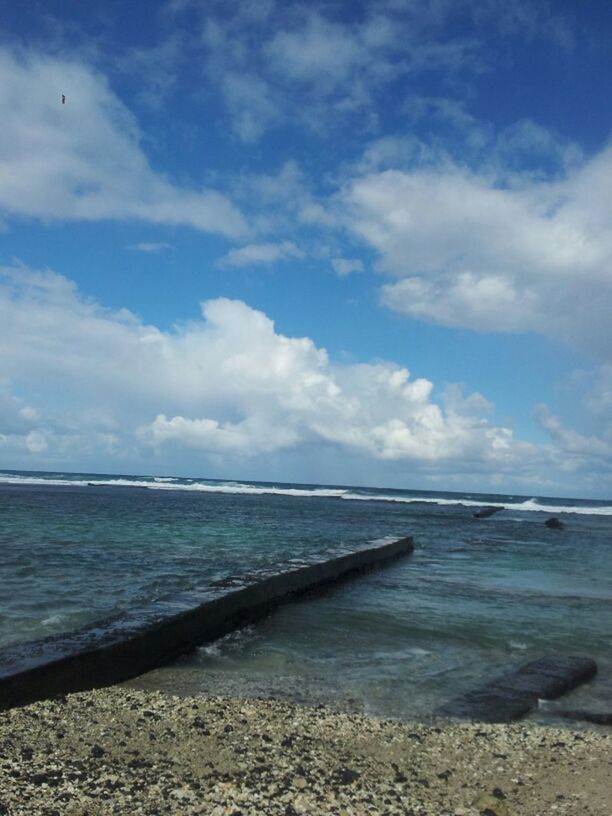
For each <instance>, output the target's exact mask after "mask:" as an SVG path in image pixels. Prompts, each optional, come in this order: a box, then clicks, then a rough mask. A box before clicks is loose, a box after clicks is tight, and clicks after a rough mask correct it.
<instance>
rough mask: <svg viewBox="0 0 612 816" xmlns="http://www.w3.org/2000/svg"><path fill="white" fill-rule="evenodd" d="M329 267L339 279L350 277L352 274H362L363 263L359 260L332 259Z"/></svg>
mask: <svg viewBox="0 0 612 816" xmlns="http://www.w3.org/2000/svg"><path fill="white" fill-rule="evenodd" d="M331 265H332V267H333V270H334V272H335V273H336V275H339V276H340V277H341V278H344V277H346V276H347V275H352V274H353V273H354V272H363V269H364V267H363V261H360V260H359V258H332V259H331Z"/></svg>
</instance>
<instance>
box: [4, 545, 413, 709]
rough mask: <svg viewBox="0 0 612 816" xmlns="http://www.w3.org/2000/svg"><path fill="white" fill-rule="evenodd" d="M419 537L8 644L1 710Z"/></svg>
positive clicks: (78, 687) (394, 551)
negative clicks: (75, 628)
mask: <svg viewBox="0 0 612 816" xmlns="http://www.w3.org/2000/svg"><path fill="white" fill-rule="evenodd" d="M413 549H414V545H413V541H412V538H411V537H407V538H402V539H399V540H397V541H391V542H383V543H380V542H378V543H375V544H370V545H368V546H365V547H362V548H359V549H356V550H355V549H351V550H349V549H346V548H337V549H335V550H333V551H332V552H329V551H328V552H326V553H324V554H318V555H316V556H313V557H312V558H311V559H308V560H295V559H294V560H292V561H289V562H287V563H286V564H285V565H284V566H283V567H281V568H279V567H276V568H270V569H267V570H259V571H258V572H257V573H256V574H252V575H243V576H230V577H228V578H226V579H224V580H222V581H217V582H215V583H213V584H210V585H208V586H206V587H203V588H198V589H194V590H192V591H189V592H184V593H182V594H181V595H179V596H175V597H172V598H164V599H160V600H157V601H154V602H153V603H151V604H149V605H147V606H145V607H141V608H137V609H131V610H128V611H127V612H125V613H123V614H121V615H118V616H115V617H113V618H109V619H107V620H104V621H101V622H99V623H94V624H91V625H89V626H85V627H83V628H81V629H78V630H77V631H75V632H72V633H69V634H66V635H58V636H53V637H49V638H44V639H42V640H37V641H33V642H29V643H24V644H17V645H15V646H12V647H8V648H6V649H4V650H2V651H0V710H1V709H7V708H12V707H14V706H19V705H25V704H26V703H29V702H32V701H34V700H39V699H44V698H48V697H53V696H57V695H61V694H67V693H69V692H75V691H85V690H88V689H93V688H100V687H102V686H108V685H112V684H114V683H118V682H121V681H122V680H127V679H128V678H130V677H135V676H136V675H139V674H143V673H144V672H146V671H149V670H150V669H152V668H155V667H156V666H160V665H162V664H163V663H166V662H168V661H170V660H172V659H174V658H176V657H178V656H179V655H181V654H183V653H185V652H188V651H190V650H192V649H193V648H195V647H196V646H198V645H199V644H201V643H205V642H207V641H211V640H215V639H216V638H218V637H221V636H223V635H225V634H227V633H228V632H230V631H232V630H234V629H237V628H239V627H241V626H244V625H245V624H247V623H250V622H252V621H254V620H257V619H258V618H261V617H262V616H263V615H265V614H266V613H267V612H269V611H270V610H272V609H273V608H274V607H276V606H278V605H280V604H282V603H285V602H287V601H290V600H292V599H293V598H296V597H299V596H300V595H304V594H305V593H308V592H313V591H316V590H319V589H323V588H326V587H328V586H331V585H333V584H336V583H339V582H341V581H343V580H345V579H347V578H349V577H351V576H354V575H357V574H359V573H362V572H366V571H368V570H371V569H374V568H376V567H378V566H383V565H384V564H386V563H388V562H390V561H392V560H395V559H397V558H400V557H401V556H404V555H408V554H410V553H411V552H412V550H413Z"/></svg>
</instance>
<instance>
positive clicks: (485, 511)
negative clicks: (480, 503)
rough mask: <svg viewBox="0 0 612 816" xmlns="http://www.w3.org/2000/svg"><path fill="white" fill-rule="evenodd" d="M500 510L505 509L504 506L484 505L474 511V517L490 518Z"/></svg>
mask: <svg viewBox="0 0 612 816" xmlns="http://www.w3.org/2000/svg"><path fill="white" fill-rule="evenodd" d="M500 510H505V508H504V507H483V508H482V509H481V510H477V511H476V512H475V513H474V518H489V516H492V515H494V514H495V513H499V511H500Z"/></svg>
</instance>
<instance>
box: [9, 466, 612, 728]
mask: <svg viewBox="0 0 612 816" xmlns="http://www.w3.org/2000/svg"><path fill="white" fill-rule="evenodd" d="M482 505H496V506H500V507H503V508H504V509H503V510H501V511H500V512H499V513H497V514H496V515H494V516H492V517H490V518H488V519H482V520H478V519H475V518H474V517H473V513H474V512H475V511H476V510H477V509H478V508H479V507H481V506H482ZM551 515H556V516H557V517H559V518H560V519H561V521H562V522H563V524H564V529H563V530H561V531H558V530H549V529H548V528H547V527H546V526H545V525H544V521H545V519H547V518H549V517H550V516H551ZM405 535H413V536H414V539H415V543H416V550H415V553H414V555H413V556H412V557H410V558H409V559H406V560H405V561H402V562H398V563H396V564H394V565H393V566H391V567H389V568H386V569H384V570H381V571H379V572H375V573H372V574H370V575H368V576H366V577H364V578H362V579H360V580H356V581H352V582H350V583H349V584H346V585H345V586H342V587H339V588H337V589H335V590H333V591H331V592H329V593H327V594H326V595H324V596H321V597H317V598H315V599H309V600H305V601H301V602H300V603H296V604H293V605H291V606H287V607H285V608H283V609H280V610H278V611H277V612H275V613H274V614H273V615H272V616H270V617H269V618H268V619H266V620H264V621H262V622H261V623H259V624H257V625H256V626H252V627H249V628H247V629H245V630H243V631H241V632H239V633H236V634H234V635H231V636H229V637H228V638H225V639H224V640H222V641H220V642H218V643H216V644H212V645H210V646H207V647H203V648H202V649H200V650H198V651H197V652H196V653H194V654H193V655H190V656H188V657H187V658H184V659H182V660H181V661H178V662H177V663H175V664H174V665H173V666H171V667H167V668H164V669H161V670H158V671H156V672H153V673H151V674H150V675H147V676H146V677H145V678H143V679H142V680H140V681H138V683H139V684H140V685H143V684H144V685H146V686H147V687H156V688H163V689H165V690H167V691H177V692H181V693H185V692H188V693H194V692H198V691H204V692H214V693H229V694H246V695H253V694H254V695H274V696H279V697H290V698H291V699H302V700H304V701H305V702H315V701H320V700H321V701H324V702H328V703H329V702H331V703H332V704H336V705H340V706H349V707H353V708H357V709H361V710H365V711H368V712H372V713H376V714H380V715H384V716H394V717H401V718H410V717H421V716H425V715H426V714H427V713H428V712H429V711H431V710H432V709H433V708H434V707H435V706H436V705H438V704H439V703H440V702H442V701H443V700H445V699H447V698H448V697H449V696H453V695H454V694H456V693H457V692H458V691H459V690H460V689H462V688H467V687H469V686H470V685H473V684H475V683H477V682H479V681H480V680H482V679H483V677H486V676H487V674H488V673H490V672H492V671H499V670H503V669H504V668H506V667H512V666H514V665H516V664H518V663H520V662H522V661H523V660H526V659H529V658H531V657H538V656H540V655H542V654H549V653H555V652H563V653H579V654H585V655H590V656H592V657H595V658H596V659H597V660H598V662H599V664H600V673H599V676H598V678H597V680H596V681H595V682H594V683H592V684H590V685H589V686H588V687H585V688H583V689H582V690H580V691H578V692H575V693H574V695H573V696H574V698H575V699H574V701H573V702H572V701H570V702H572V704H573V705H581V706H585V705H590V706H591V707H594V708H597V707H598V706H603V705H605V704H607V705H608V706H609V702H608V701H609V699H610V697H611V696H612V695H611V692H612V502H607V503H606V502H590V501H585V500H582V501H581V500H568V499H542V498H540V497H520V496H516V497H510V496H499V495H477V494H456V493H431V492H419V491H400V490H374V489H372V490H368V489H363V488H350V487H347V488H338V487H333V488H327V487H322V486H305V485H270V484H264V483H248V484H245V483H240V484H236V483H231V482H214V481H206V480H184V479H175V480H159V479H158V480H155V479H153V478H144V477H116V476H112V475H109V476H105V477H100V476H94V475H92V474H32V473H28V474H24V473H8V472H4V473H0V566H1V571H0V647H1V646H2V645H6V644H8V643H11V642H15V641H22V642H23V641H26V640H29V639H32V638H37V637H41V636H44V635H48V634H53V633H57V632H62V631H69V630H71V629H73V628H76V627H78V626H80V625H82V624H84V623H86V622H89V621H91V620H95V619H98V618H102V617H105V616H107V615H109V614H112V613H115V612H117V611H120V610H122V609H126V608H128V607H130V606H134V605H137V604H142V603H144V602H147V601H149V600H153V599H155V598H158V597H162V596H165V595H169V594H173V593H175V592H180V591H182V590H184V589H187V588H191V587H194V586H198V585H201V584H204V583H207V582H208V581H210V580H213V579H216V578H220V577H223V576H224V575H227V574H229V573H240V572H245V571H247V570H251V569H253V568H256V567H257V566H259V565H264V564H266V565H267V564H273V563H276V562H278V561H281V560H284V559H286V558H289V557H293V556H298V555H302V554H306V553H309V552H312V551H313V550H317V551H320V550H323V549H325V548H326V547H333V546H336V545H338V544H344V545H348V546H350V545H359V544H363V543H366V542H368V541H373V540H376V539H381V538H385V537H393V538H398V537H401V536H405ZM564 702H567V700H565V701H564ZM552 708H553V709H554V705H552ZM544 714H546V711H544Z"/></svg>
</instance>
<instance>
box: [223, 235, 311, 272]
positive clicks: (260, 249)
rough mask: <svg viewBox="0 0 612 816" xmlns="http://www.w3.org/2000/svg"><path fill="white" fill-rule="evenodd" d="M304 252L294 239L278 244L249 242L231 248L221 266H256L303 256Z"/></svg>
mask: <svg viewBox="0 0 612 816" xmlns="http://www.w3.org/2000/svg"><path fill="white" fill-rule="evenodd" d="M303 257H304V252H303V251H302V250H301V249H300V248H299V247H297V246H296V245H295V244H294V243H293V242H292V241H282V242H281V243H278V244H247V246H244V247H239V248H238V249H230V251H229V252H228V253H226V254H225V255H224V256H223V257H222V258H220V259H219V264H220V265H221V266H238V267H242V266H254V265H256V264H271V263H276V262H278V261H286V260H289V259H291V258H303Z"/></svg>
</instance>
